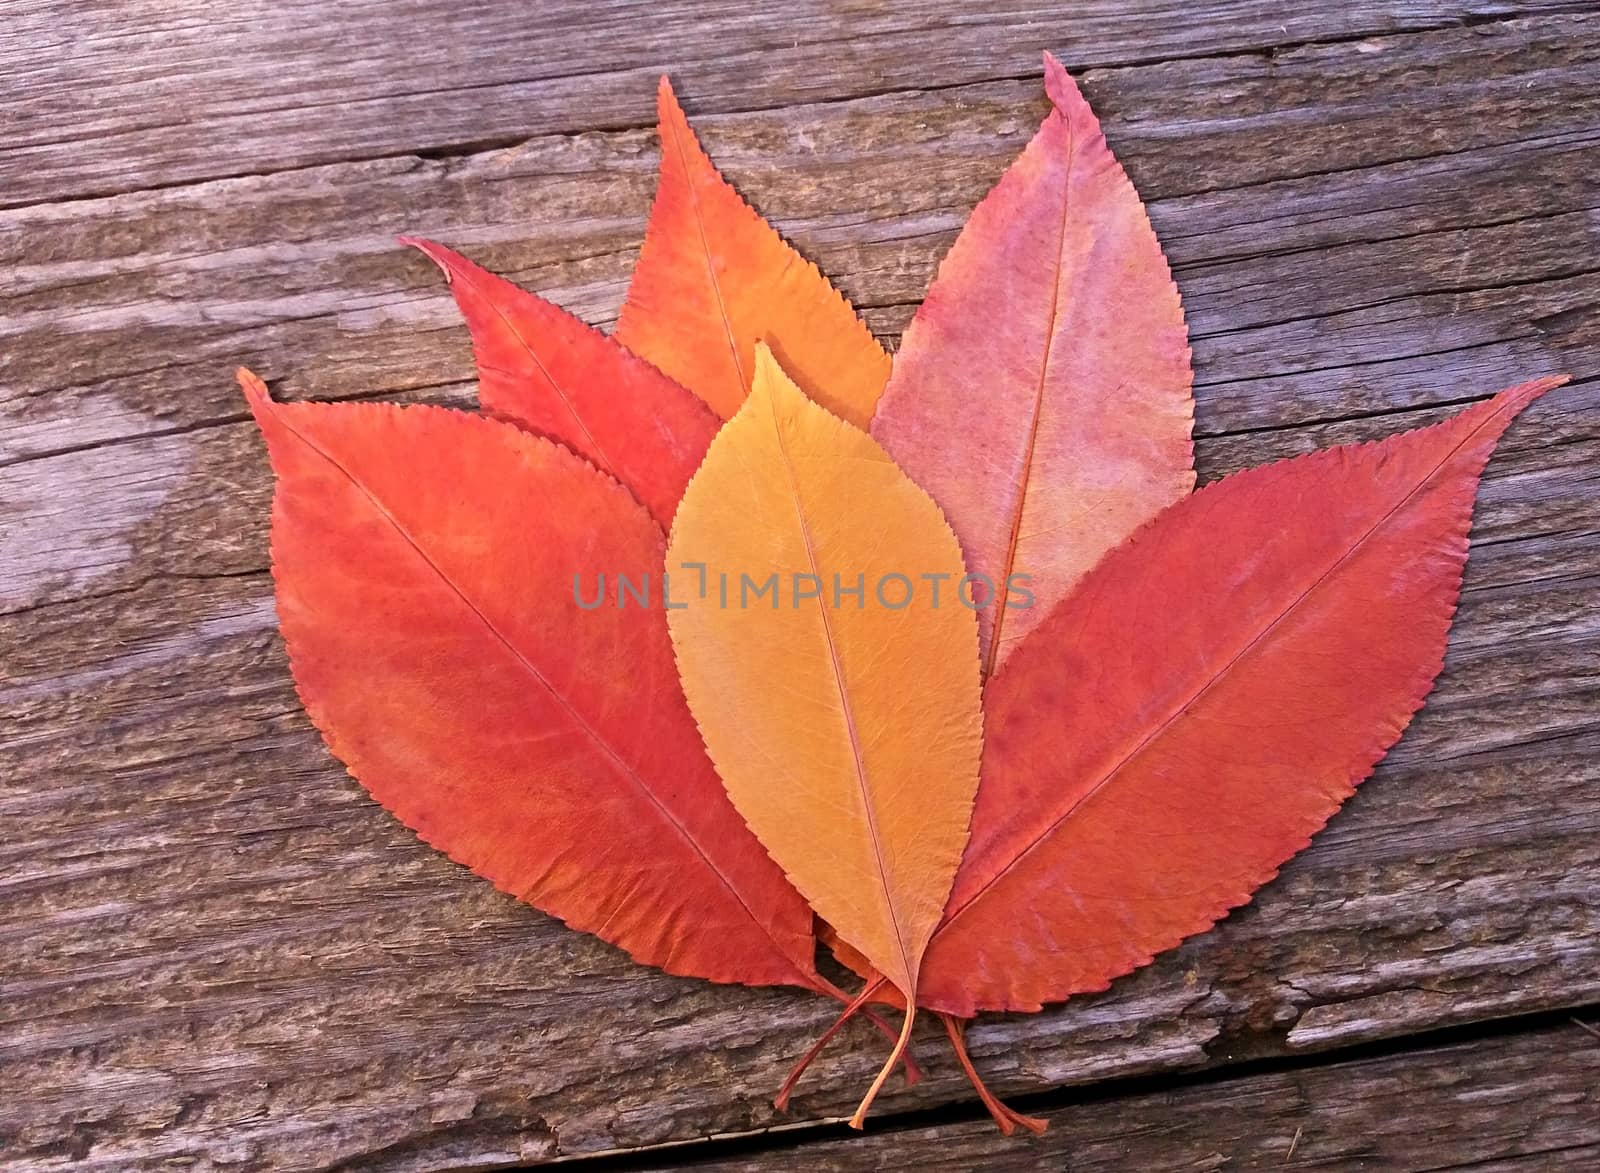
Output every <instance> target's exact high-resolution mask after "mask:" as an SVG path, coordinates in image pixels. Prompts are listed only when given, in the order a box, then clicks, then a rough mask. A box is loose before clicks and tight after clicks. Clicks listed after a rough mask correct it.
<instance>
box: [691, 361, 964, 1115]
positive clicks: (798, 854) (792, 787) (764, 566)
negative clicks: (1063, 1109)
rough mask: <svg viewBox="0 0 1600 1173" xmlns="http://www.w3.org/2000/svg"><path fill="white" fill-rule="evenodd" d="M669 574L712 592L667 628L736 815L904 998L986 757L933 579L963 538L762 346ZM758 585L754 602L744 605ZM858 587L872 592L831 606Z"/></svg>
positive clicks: (951, 575) (959, 612)
mask: <svg viewBox="0 0 1600 1173" xmlns="http://www.w3.org/2000/svg"><path fill="white" fill-rule="evenodd" d="M868 503H870V504H868ZM864 505H867V506H868V507H863V506H864ZM666 564H667V567H668V571H669V574H672V575H673V576H674V577H673V580H672V581H673V582H674V583H677V582H679V581H680V578H679V577H678V576H679V575H680V574H682V573H683V570H682V569H680V568H684V569H687V568H691V567H701V568H703V569H702V570H701V573H703V574H704V575H705V576H706V579H707V586H706V587H705V589H704V590H703V591H692V590H686V591H684V592H682V593H683V594H684V595H685V596H686V597H682V598H675V600H674V602H675V604H677V603H681V604H682V606H681V609H673V610H669V611H668V621H669V625H670V627H671V631H672V640H673V645H674V647H675V649H676V651H677V658H678V667H679V670H680V673H681V676H682V680H683V685H684V691H685V694H686V695H687V697H688V699H689V706H690V708H691V709H692V710H693V712H694V715H695V719H696V720H697V721H698V722H699V725H700V730H701V733H702V734H703V736H704V738H705V743H706V746H707V748H708V749H709V750H710V752H711V757H712V760H713V761H714V762H715V763H716V766H717V771H718V773H719V774H720V775H721V777H722V781H723V784H724V785H725V786H726V788H727V791H728V794H729V795H730V796H731V797H732V799H733V803H734V806H736V807H737V808H738V810H739V813H740V814H741V815H743V816H744V819H745V821H746V823H748V824H749V825H750V827H751V829H752V830H754V831H755V833H756V835H757V836H758V837H759V838H760V840H761V842H762V844H763V845H764V846H765V847H766V848H767V850H768V851H769V852H770V853H771V855H772V857H773V859H775V860H776V861H777V862H778V864H779V866H781V867H782V868H783V870H784V872H785V874H787V876H788V877H789V879H790V881H791V882H792V883H793V884H794V885H795V887H796V888H798V889H799V890H800V891H801V892H802V893H803V894H804V895H805V897H806V899H807V900H808V901H809V902H810V904H811V906H812V908H814V909H815V910H816V911H817V913H818V915H819V916H821V917H823V918H824V919H825V920H826V921H827V922H828V923H829V924H831V925H832V926H833V927H834V928H835V929H836V930H837V931H838V933H839V934H840V935H841V936H842V937H843V938H844V939H845V940H847V941H849V942H850V943H851V944H852V945H853V946H854V947H855V948H857V949H859V950H860V951H861V952H862V953H863V954H864V955H865V956H866V957H867V958H869V959H870V961H871V963H872V965H873V966H875V967H876V968H877V970H878V971H879V972H880V973H883V974H886V975H888V978H889V980H890V981H892V982H893V983H894V984H895V985H896V986H897V987H898V988H899V989H900V990H901V991H903V992H905V993H906V994H907V996H908V1000H909V1001H911V1002H913V1003H914V1002H915V1001H916V998H915V994H916V991H917V989H918V979H919V972H920V966H921V960H922V953H923V949H924V948H925V946H926V944H927V940H928V936H929V934H930V933H932V931H933V927H934V925H935V924H936V923H937V922H938V920H939V917H940V914H941V913H942V911H943V909H944V905H945V897H946V896H947V895H948V893H949V889H950V880H951V877H952V876H953V875H954V873H955V869H956V865H957V863H958V862H959V860H960V857H961V849H962V845H963V843H964V842H965V841H966V837H967V824H968V818H969V815H970V812H971V807H972V799H973V791H974V788H975V787H976V785H977V769H978V759H979V753H980V746H981V740H982V727H981V717H980V711H979V683H978V659H977V625H976V623H975V621H974V618H973V613H972V612H971V611H970V610H968V609H966V608H964V607H961V606H959V605H957V604H956V603H955V600H954V599H953V598H952V597H950V594H949V590H948V588H947V593H946V595H945V598H944V599H943V605H942V606H940V605H936V604H935V603H934V602H933V601H932V599H931V591H930V590H929V589H927V588H928V586H929V584H928V583H927V582H925V581H922V579H923V576H929V575H934V576H943V577H944V578H945V579H946V580H947V581H950V582H953V581H954V580H956V579H958V578H959V577H960V574H961V557H960V552H959V550H958V548H957V546H956V541H955V537H954V535H953V534H951V532H950V530H949V527H948V526H946V525H945V523H944V519H943V517H941V516H940V514H939V510H938V507H937V506H935V505H934V504H933V502H932V501H931V500H930V499H929V498H928V496H927V494H925V493H923V492H922V490H920V489H918V488H917V487H916V486H915V485H914V484H912V483H911V481H910V480H908V479H907V478H906V476H905V474H904V473H902V472H901V471H900V470H899V469H898V468H897V467H896V466H895V465H894V463H893V462H892V461H891V460H890V459H889V457H888V455H887V454H886V453H885V452H884V451H883V449H882V448H881V447H879V446H878V444H877V443H876V442H874V441H873V440H872V438H871V437H869V436H868V435H867V434H866V433H865V432H862V431H860V430H859V429H857V428H855V427H853V426H851V425H850V424H848V423H845V422H844V421H842V420H840V419H838V418H837V417H835V416H833V415H831V414H830V413H829V412H827V411H826V410H824V409H823V408H822V407H819V406H818V405H817V404H815V403H813V402H812V401H810V400H809V399H807V398H806V396H805V395H803V394H802V393H801V391H800V389H799V388H798V387H796V386H795V385H794V384H793V383H792V382H791V381H790V380H789V379H788V378H787V377H785V375H784V373H783V371H782V370H781V369H780V368H779V366H778V364H777V362H776V360H775V359H774V358H773V356H772V354H771V353H770V352H769V351H767V350H766V348H765V347H759V348H758V349H757V355H756V372H755V383H754V387H753V389H752V391H751V394H750V396H749V398H748V399H747V400H746V401H745V403H744V405H743V407H741V408H740V410H739V412H738V414H737V415H735V416H734V418H733V419H732V420H731V421H729V423H728V424H726V425H725V426H724V427H723V429H722V431H721V432H719V433H718V435H717V438H716V439H715V440H713V441H712V444H711V449H710V451H709V452H708V453H707V454H706V460H705V464H704V465H703V466H702V468H701V469H700V471H699V472H698V473H697V474H696V475H695V477H694V479H693V480H692V481H691V482H690V483H689V488H688V490H687V492H685V494H684V497H683V502H682V504H681V505H680V506H679V509H678V515H677V519H676V520H675V521H674V523H673V527H672V537H671V542H670V544H669V546H668V549H667V558H666ZM724 576H726V578H724ZM734 579H736V580H737V581H736V582H735V583H734V585H733V586H732V588H730V587H729V586H728V585H727V583H728V582H729V581H730V580H734ZM891 580H892V581H891ZM885 582H888V583H889V588H888V589H889V592H890V593H889V595H888V596H885V595H883V594H881V593H880V592H881V591H882V590H883V584H884V583H885ZM752 583H755V584H758V585H759V586H761V587H762V588H764V590H763V593H762V594H760V595H757V596H756V597H755V598H754V599H753V600H752V599H751V597H750V593H749V586H750V584H752ZM852 587H853V588H855V589H857V590H859V591H861V592H862V593H861V594H860V595H857V596H854V597H852V596H848V595H841V594H840V593H839V592H840V589H841V588H844V589H846V590H848V589H850V588H852ZM729 589H733V590H735V591H737V592H738V593H737V595H730V594H728V593H727V592H728V591H729ZM766 589H770V592H771V593H770V595H768V594H767V593H765V590H766ZM913 1018H914V1013H908V1014H907V1015H906V1018H905V1024H904V1029H903V1031H902V1033H901V1045H902V1046H903V1045H904V1042H905V1040H906V1039H907V1038H909V1035H910V1031H911V1024H912V1020H913ZM892 1061H893V1059H892V1057H891V1063H892ZM888 1070H889V1068H888V1067H887V1066H886V1067H885V1069H884V1073H883V1074H880V1075H879V1077H878V1080H877V1081H876V1082H875V1083H874V1084H873V1086H872V1088H871V1090H869V1092H868V1093H867V1096H866V1098H865V1099H864V1100H863V1101H862V1104H861V1107H860V1109H858V1111H857V1114H856V1118H855V1121H854V1123H856V1124H857V1125H858V1126H859V1123H860V1121H861V1118H862V1116H863V1115H864V1113H865V1111H866V1109H867V1107H868V1106H869V1105H870V1103H871V1101H872V1097H873V1096H874V1095H875V1094H876V1092H877V1090H878V1088H879V1087H880V1086H881V1085H882V1082H883V1078H884V1074H886V1073H887V1071H888Z"/></svg>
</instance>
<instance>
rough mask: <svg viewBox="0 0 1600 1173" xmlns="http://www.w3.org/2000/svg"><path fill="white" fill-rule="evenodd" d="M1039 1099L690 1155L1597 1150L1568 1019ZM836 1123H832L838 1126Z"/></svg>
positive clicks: (1323, 1158)
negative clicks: (1182, 1081)
mask: <svg viewBox="0 0 1600 1173" xmlns="http://www.w3.org/2000/svg"><path fill="white" fill-rule="evenodd" d="M1077 1098H1078V1099H1079V1100H1080V1102H1077V1103H1070V1104H1068V1105H1067V1106H1065V1107H1062V1108H1058V1109H1055V1110H1051V1111H1045V1112H1043V1116H1044V1118H1045V1119H1047V1120H1049V1122H1050V1130H1049V1131H1048V1132H1046V1133H1045V1134H1044V1135H1043V1136H1042V1137H1036V1138H1032V1139H1030V1140H1026V1141H1021V1142H1018V1143H1014V1144H1011V1145H1008V1146H1003V1147H1002V1146H999V1145H996V1144H995V1143H994V1141H993V1139H992V1137H991V1136H990V1134H991V1133H992V1132H993V1127H992V1126H991V1125H990V1124H989V1123H988V1122H987V1121H969V1122H964V1123H960V1124H951V1125H945V1126H943V1127H932V1128H923V1129H917V1130H915V1131H909V1130H908V1131H899V1132H883V1133H879V1134H876V1135H868V1136H862V1137H852V1138H828V1139H821V1138H819V1139H818V1141H816V1142H814V1143H809V1144H806V1145H805V1146H804V1147H803V1148H798V1149H795V1148H788V1149H771V1150H767V1151H765V1152H762V1153H760V1154H754V1155H751V1156H749V1157H746V1158H741V1159H730V1160H711V1161H705V1162H694V1163H692V1164H690V1165H689V1166H688V1167H690V1168H693V1169H696V1170H700V1171H701V1173H712V1171H716V1173H743V1171H745V1170H756V1169H768V1168H772V1167H773V1166H774V1165H775V1164H777V1163H778V1162H780V1161H782V1160H784V1159H789V1160H797V1159H798V1160H803V1161H804V1162H805V1167H806V1168H807V1169H810V1170H817V1171H818V1173H847V1171H849V1170H858V1169H883V1168H889V1167H894V1168H915V1169H927V1170H934V1171H943V1170H952V1171H956V1170H968V1169H973V1168H984V1169H1040V1168H1046V1169H1062V1168H1070V1169H1072V1170H1073V1171H1074V1173H1093V1171H1096V1170H1103V1171H1105V1173H1121V1171H1123V1170H1128V1169H1142V1170H1164V1169H1189V1170H1214V1169H1290V1170H1293V1169H1335V1170H1339V1169H1344V1170H1358V1169H1430V1170H1437V1171H1439V1173H1443V1171H1444V1170H1447V1169H1505V1170H1511V1169H1541V1170H1552V1171H1556V1170H1568V1169H1570V1170H1586V1169H1593V1168H1594V1167H1595V1164H1596V1162H1597V1161H1600V1040H1597V1039H1595V1038H1594V1037H1592V1036H1590V1035H1587V1034H1585V1033H1584V1032H1583V1031H1582V1030H1581V1029H1580V1028H1579V1027H1578V1026H1576V1025H1574V1024H1572V1023H1567V1024H1565V1025H1562V1026H1556V1027H1549V1028H1545V1029H1542V1030H1538V1031H1533V1032H1529V1033H1527V1034H1523V1035H1517V1036H1513V1037H1510V1038H1491V1039H1486V1040H1483V1041H1481V1042H1473V1043H1462V1044H1457V1045H1453V1046H1429V1047H1426V1048H1423V1049H1419V1050H1417V1051H1415V1052H1411V1053H1405V1054H1399V1055H1385V1056H1382V1057H1376V1058H1367V1059H1360V1060H1352V1061H1349V1062H1343V1063H1331V1064H1328V1065H1326V1066H1315V1067H1309V1068H1305V1069H1303V1070H1297V1071H1296V1070H1291V1071H1282V1072H1272V1073H1267V1074H1250V1075H1242V1076H1239V1077H1236V1078H1224V1079H1218V1080H1214V1081H1210V1082H1206V1083H1200V1084H1186V1085H1180V1086H1176V1087H1173V1088H1170V1089H1161V1090H1149V1091H1138V1092H1134V1093H1132V1094H1126V1095H1121V1096H1117V1097H1116V1098H1115V1099H1110V1100H1107V1099H1100V1098H1094V1099H1088V1098H1085V1097H1077ZM841 1131H842V1130H841Z"/></svg>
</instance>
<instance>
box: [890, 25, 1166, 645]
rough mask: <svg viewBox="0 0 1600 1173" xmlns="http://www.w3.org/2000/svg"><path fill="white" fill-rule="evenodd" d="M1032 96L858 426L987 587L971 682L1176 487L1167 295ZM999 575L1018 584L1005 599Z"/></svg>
mask: <svg viewBox="0 0 1600 1173" xmlns="http://www.w3.org/2000/svg"><path fill="white" fill-rule="evenodd" d="M1045 88H1046V90H1047V91H1048V92H1049V95H1050V100H1051V101H1052V102H1053V103H1054V105H1055V109H1054V110H1053V111H1052V113H1051V114H1050V116H1049V117H1048V118H1046V119H1045V121H1044V124H1043V125H1042V126H1041V127H1040V128H1039V132H1038V133H1037V134H1036V135H1035V136H1034V138H1033V141H1032V142H1030V143H1029V144H1028V146H1027V148H1026V149H1025V150H1024V151H1023V152H1022V154H1021V155H1020V156H1019V157H1018V158H1017V160H1016V162H1014V163H1013V164H1012V165H1011V167H1010V169H1009V170H1008V171H1007V172H1006V173H1005V175H1004V176H1002V177H1001V179H1000V182H999V183H998V184H996V186H995V188H994V190H993V191H991V192H990V193H989V194H988V195H987V196H985V197H984V199H983V201H982V202H981V203H980V204H978V206H977V207H976V208H975V209H973V212H972V216H971V218H970V219H969V220H968V221H967V225H966V227H965V228H964V229H963V230H962V232H961V235H960V237H959V238H958V239H957V240H956V243H955V244H954V246H952V248H951V249H950V252H949V254H948V255H947V256H946V257H945V259H944V262H943V264H941V265H940V267H939V274H938V278H937V279H936V280H935V281H934V283H933V286H932V287H931V288H930V289H929V290H928V295H927V299H926V300H925V301H924V302H923V303H922V307H921V308H920V309H919V310H918V311H917V314H916V316H915V317H914V318H913V319H912V322H911V325H910V326H909V327H908V328H907V330H906V334H905V339H904V342H903V343H902V345H901V347H900V350H899V352H898V353H897V354H896V355H895V359H894V373H893V375H892V376H891V377H890V379H889V385H888V388H887V389H886V390H885V392H884V394H883V399H882V401H881V402H880V403H879V405H878V412H877V416H876V417H875V419H874V420H873V424H872V434H873V436H874V437H875V438H876V439H877V440H878V441H879V442H880V443H881V444H882V445H883V446H884V447H885V448H887V449H888V450H889V454H890V455H891V456H893V457H894V458H895V460H896V461H897V462H899V464H900V466H901V467H902V468H903V469H905V470H906V472H907V473H908V474H909V475H910V476H911V478H912V479H913V480H915V481H916V482H917V483H918V484H919V485H921V486H922V487H923V488H925V489H927V490H928V492H929V493H931V494H932V495H933V498H934V500H935V501H937V502H938V503H939V505H940V507H941V508H942V509H943V510H944V512H945V516H947V517H948V518H949V519H950V525H951V527H952V528H953V529H954V530H955V531H956V536H957V537H958V538H960V539H961V549H962V552H963V553H964V554H965V555H966V559H967V569H968V570H969V571H970V572H971V573H972V574H973V575H975V576H982V579H984V580H987V582H988V583H992V584H993V590H992V592H990V591H989V590H988V588H987V587H986V586H979V588H978V589H979V590H981V591H984V592H985V593H986V594H987V598H988V600H990V601H991V602H992V605H991V606H989V607H987V608H985V610H984V611H983V612H982V613H981V614H980V616H979V624H980V630H981V639H982V641H983V655H984V670H985V673H988V672H990V671H992V670H993V669H994V668H995V667H996V666H998V665H999V664H1001V663H1004V661H1005V658H1006V656H1007V655H1008V654H1009V653H1010V651H1011V649H1012V648H1014V647H1016V646H1017V643H1018V641H1020V640H1021V639H1022V637H1023V636H1025V635H1027V633H1028V632H1029V631H1031V630H1033V628H1034V627H1036V626H1037V625H1038V624H1039V623H1040V622H1041V621H1043V619H1044V617H1045V616H1046V615H1047V614H1048V613H1049V610H1050V608H1051V607H1052V606H1054V605H1055V604H1056V603H1057V602H1058V601H1060V600H1061V599H1063V598H1065V597H1066V596H1067V594H1068V593H1069V592H1070V591H1071V589H1072V587H1073V586H1074V585H1075V584H1076V583H1077V581H1078V579H1079V578H1081V577H1082V576H1083V574H1084V573H1085V572H1086V571H1088V569H1089V568H1090V567H1091V566H1093V565H1094V564H1095V563H1096V562H1097V561H1099V559H1100V557H1101V556H1102V555H1103V554H1104V553H1105V552H1106V551H1107V550H1109V549H1110V548H1111V547H1113V546H1115V545H1116V544H1117V543H1118V542H1120V541H1122V540H1123V539H1124V538H1126V537H1127V536H1128V535H1129V534H1130V533H1132V532H1133V531H1134V530H1135V529H1136V528H1138V527H1139V526H1140V525H1142V524H1143V523H1144V522H1146V521H1148V520H1150V518H1152V517H1154V516H1155V515H1156V514H1157V513H1158V512H1159V511H1160V510H1162V509H1163V508H1165V507H1166V506H1167V505H1169V504H1171V503H1172V502H1173V501H1176V500H1177V499H1178V498H1180V497H1182V496H1183V495H1184V494H1185V493H1187V492H1188V491H1189V490H1190V489H1191V488H1192V487H1193V486H1194V472H1193V471H1192V464H1193V456H1192V447H1191V444H1190V442H1189V429H1190V424H1191V421H1192V419H1193V415H1194V403H1193V400H1192V399H1191V397H1190V394H1189V385H1190V381H1191V376H1190V371H1189V346H1188V341H1187V334H1186V331H1185V327H1184V322H1183V308H1182V306H1181V304H1180V303H1179V300H1178V290H1177V287H1176V286H1175V285H1173V283H1172V277H1171V274H1170V273H1169V271H1168V269H1167V262H1166V258H1165V257H1163V256H1162V254H1161V246H1160V245H1159V244H1158V243H1157V241H1156V237H1155V233H1154V232H1153V231H1152V230H1151V228H1150V221H1149V219H1148V217H1146V215H1145V211H1144V205H1143V204H1141V203H1140V202H1139V197H1138V195H1137V194H1136V193H1135V192H1134V190H1133V185H1132V184H1130V183H1129V182H1128V179H1127V177H1126V176H1125V175H1124V174H1123V172H1122V168H1121V166H1119V165H1118V163H1117V161H1116V159H1115V158H1114V157H1113V156H1112V154H1111V151H1110V148H1108V147H1107V146H1106V140H1105V136H1104V135H1103V134H1102V133H1101V131H1100V124H1099V123H1098V122H1097V121H1096V120H1095V117H1094V114H1093V112H1091V111H1090V109H1089V105H1088V103H1087V102H1085V101H1084V100H1083V97H1082V95H1081V94H1079V93H1078V89H1077V87H1076V86H1075V85H1074V84H1073V82H1072V79H1071V78H1070V77H1068V76H1067V72H1066V70H1065V69H1063V68H1062V67H1061V64H1060V63H1059V62H1058V61H1056V60H1055V58H1053V57H1051V56H1049V55H1048V54H1047V55H1046V56H1045ZM1012 575H1026V576H1028V580H1027V581H1026V582H1022V581H1020V580H1019V582H1018V583H1017V586H1018V588H1019V589H1018V590H1017V591H1014V592H1011V593H1010V594H1009V595H1008V593H1007V590H1006V585H1007V583H1008V582H1009V581H1011V577H1012ZM980 581H981V580H980ZM1023 591H1027V592H1031V595H1032V605H1031V606H1023V605H1020V604H1023V603H1025V602H1026V601H1027V596H1026V595H1025V594H1024V593H1023ZM1008 598H1009V599H1010V600H1011V601H1013V602H1015V603H1017V604H1019V605H1018V606H1014V607H1007V606H1004V605H1002V604H1003V603H1004V602H1005V601H1006V600H1007V599H1008Z"/></svg>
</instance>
